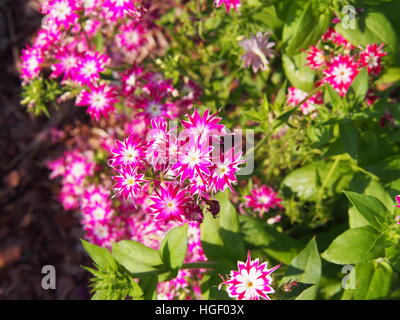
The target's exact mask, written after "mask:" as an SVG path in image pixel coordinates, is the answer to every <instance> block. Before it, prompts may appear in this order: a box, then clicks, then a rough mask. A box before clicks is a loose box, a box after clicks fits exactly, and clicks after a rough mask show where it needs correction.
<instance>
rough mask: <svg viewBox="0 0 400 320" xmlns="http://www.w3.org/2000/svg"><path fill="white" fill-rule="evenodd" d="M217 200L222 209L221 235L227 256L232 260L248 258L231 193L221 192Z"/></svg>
mask: <svg viewBox="0 0 400 320" xmlns="http://www.w3.org/2000/svg"><path fill="white" fill-rule="evenodd" d="M215 199H216V200H218V202H219V205H220V208H221V209H220V210H221V211H220V213H219V226H220V229H219V233H220V235H221V239H222V242H223V244H224V249H225V252H226V256H227V257H230V258H231V259H236V260H241V259H243V258H244V257H245V256H246V250H245V248H244V242H243V236H242V235H241V233H240V226H239V215H238V213H237V212H236V208H235V207H234V206H233V204H232V203H231V201H230V200H229V192H224V193H222V192H220V193H219V194H217V196H216V197H215ZM232 244H234V245H232Z"/></svg>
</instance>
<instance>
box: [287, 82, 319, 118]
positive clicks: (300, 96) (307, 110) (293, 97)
mask: <svg viewBox="0 0 400 320" xmlns="http://www.w3.org/2000/svg"><path fill="white" fill-rule="evenodd" d="M288 90H289V92H288V95H287V103H288V104H289V105H291V106H296V105H297V104H299V103H300V102H301V101H303V100H304V99H305V98H306V97H307V96H308V93H307V92H304V91H302V90H300V89H297V88H295V87H289V88H288ZM322 103H323V100H322V94H321V92H317V93H316V94H315V95H313V96H312V97H310V98H309V99H308V100H307V101H305V102H303V103H302V104H301V105H300V110H301V112H303V114H304V115H307V114H311V113H313V112H314V111H316V110H317V109H318V107H319V106H320V105H321V104H322Z"/></svg>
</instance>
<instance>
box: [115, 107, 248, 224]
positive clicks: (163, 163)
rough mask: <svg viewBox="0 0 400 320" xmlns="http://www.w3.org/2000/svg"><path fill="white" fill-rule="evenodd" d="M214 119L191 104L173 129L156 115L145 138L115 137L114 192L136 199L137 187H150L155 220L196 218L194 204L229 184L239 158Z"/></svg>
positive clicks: (198, 212) (198, 214)
mask: <svg viewBox="0 0 400 320" xmlns="http://www.w3.org/2000/svg"><path fill="white" fill-rule="evenodd" d="M220 120H221V118H219V117H218V116H217V114H210V113H209V111H208V110H206V111H205V112H204V113H203V115H201V114H200V113H199V112H198V110H197V109H196V110H194V112H193V113H192V115H187V119H186V120H182V121H181V124H182V126H183V128H184V129H183V130H182V131H180V132H179V133H178V131H177V128H176V127H173V128H172V127H171V126H168V122H167V118H166V117H164V116H159V117H155V118H152V119H151V121H150V122H151V129H150V130H149V131H148V132H147V135H146V137H145V138H143V137H138V136H132V135H131V136H129V137H128V138H126V139H124V140H123V141H116V145H115V148H113V149H112V153H113V156H112V157H111V159H110V161H109V164H110V165H111V166H112V167H113V168H114V169H115V171H116V173H117V175H115V176H114V180H115V181H116V183H115V185H114V190H115V191H116V193H117V194H118V195H120V196H121V197H122V198H124V199H130V200H132V201H133V203H136V202H137V201H139V202H140V201H141V199H140V195H141V191H143V190H151V193H150V195H149V200H150V204H149V208H150V210H151V212H152V213H153V214H154V215H155V219H156V220H162V221H166V222H168V221H180V222H183V221H185V220H189V221H202V218H203V213H202V210H201V208H200V207H199V203H201V202H204V201H206V200H208V199H209V198H210V195H211V194H212V193H216V192H218V191H224V190H225V189H226V188H229V189H232V184H233V183H235V182H236V181H237V179H236V176H235V173H236V172H237V171H238V170H239V165H240V164H241V163H243V160H242V159H241V157H242V152H241V150H238V148H235V147H234V146H233V147H230V148H229V147H227V145H225V144H224V140H225V139H228V138H229V139H231V138H232V136H231V135H229V133H228V132H227V129H226V128H225V126H224V125H222V124H220V123H219V122H220ZM225 148H226V149H225Z"/></svg>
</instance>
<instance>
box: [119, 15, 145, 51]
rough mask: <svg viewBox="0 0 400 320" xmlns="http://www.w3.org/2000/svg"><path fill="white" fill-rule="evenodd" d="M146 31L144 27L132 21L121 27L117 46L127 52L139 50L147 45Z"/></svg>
mask: <svg viewBox="0 0 400 320" xmlns="http://www.w3.org/2000/svg"><path fill="white" fill-rule="evenodd" d="M145 35H146V30H145V29H144V27H143V25H141V24H139V23H136V22H135V21H130V22H129V23H127V24H124V25H122V26H121V30H120V33H119V34H118V35H117V37H116V40H117V44H118V46H120V47H123V48H124V49H125V50H127V51H133V50H137V49H139V48H140V47H141V46H143V45H144V44H145V43H146V41H147V40H146V37H145Z"/></svg>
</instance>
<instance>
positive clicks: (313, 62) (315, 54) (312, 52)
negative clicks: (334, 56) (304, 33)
mask: <svg viewBox="0 0 400 320" xmlns="http://www.w3.org/2000/svg"><path fill="white" fill-rule="evenodd" d="M307 62H308V63H307V64H308V65H309V66H310V67H311V69H319V68H320V67H321V66H322V65H323V64H324V63H325V55H324V51H322V50H319V49H318V48H317V47H315V46H311V47H310V49H309V51H308V52H307Z"/></svg>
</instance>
